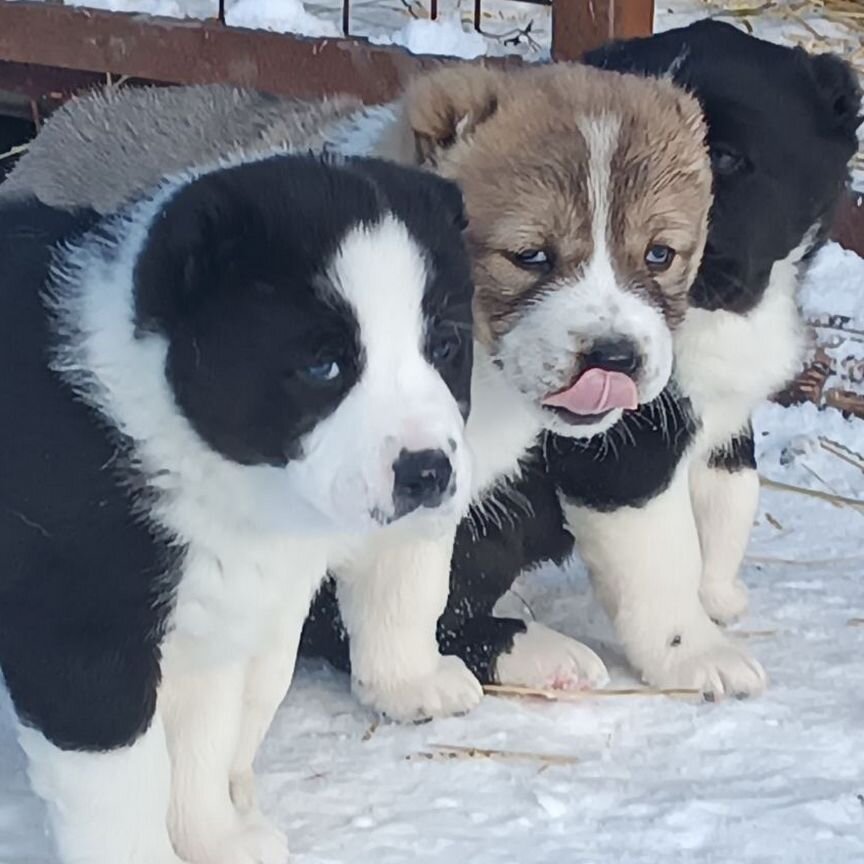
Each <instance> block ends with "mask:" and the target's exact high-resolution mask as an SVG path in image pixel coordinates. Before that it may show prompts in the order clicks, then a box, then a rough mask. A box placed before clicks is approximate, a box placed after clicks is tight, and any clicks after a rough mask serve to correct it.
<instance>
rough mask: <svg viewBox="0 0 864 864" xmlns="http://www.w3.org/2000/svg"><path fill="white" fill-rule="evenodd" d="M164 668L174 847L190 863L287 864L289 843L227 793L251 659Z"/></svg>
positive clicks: (162, 693) (163, 709)
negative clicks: (246, 814) (253, 820)
mask: <svg viewBox="0 0 864 864" xmlns="http://www.w3.org/2000/svg"><path fill="white" fill-rule="evenodd" d="M164 666H165V672H164V677H163V682H162V688H161V689H160V693H159V706H160V710H161V712H162V715H163V717H164V718H165V730H166V735H167V739H168V750H169V752H170V754H171V767H172V772H173V776H172V787H171V808H170V810H169V819H168V824H169V829H170V832H171V838H172V840H173V842H174V846H175V848H176V849H177V851H178V852H179V853H180V854H181V855H183V856H184V857H185V858H187V859H188V860H189V861H190V862H192V864H285V862H286V861H287V850H286V847H285V841H284V838H282V837H281V836H279V835H277V834H276V833H275V832H273V831H272V830H271V829H267V828H266V827H265V826H261V825H258V824H257V823H250V822H249V821H247V820H245V819H243V818H241V815H240V814H239V813H238V812H237V810H236V809H235V807H234V804H233V803H232V801H231V797H230V794H229V773H230V771H231V768H232V766H233V763H234V759H235V755H236V749H237V744H238V736H239V734H240V727H241V716H242V705H243V692H244V684H245V680H246V667H247V663H246V661H239V662H236V663H233V664H230V665H228V664H213V665H209V666H206V667H200V666H198V667H195V668H194V669H189V668H186V667H185V666H183V667H181V668H178V666H179V664H174V663H171V662H166V663H165V664H164Z"/></svg>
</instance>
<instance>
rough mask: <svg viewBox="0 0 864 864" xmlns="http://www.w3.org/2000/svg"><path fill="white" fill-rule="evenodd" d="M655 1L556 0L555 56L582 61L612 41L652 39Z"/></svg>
mask: <svg viewBox="0 0 864 864" xmlns="http://www.w3.org/2000/svg"><path fill="white" fill-rule="evenodd" d="M653 32H654V0H554V3H553V4H552V57H553V58H554V59H555V60H579V59H580V58H581V57H582V55H583V54H584V53H585V52H586V51H590V50H592V49H593V48H598V47H599V46H600V45H602V44H603V43H604V42H608V41H609V40H610V39H630V38H632V37H634V36H650V35H651V33H653Z"/></svg>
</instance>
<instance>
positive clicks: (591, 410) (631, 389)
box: [543, 368, 639, 414]
mask: <svg viewBox="0 0 864 864" xmlns="http://www.w3.org/2000/svg"><path fill="white" fill-rule="evenodd" d="M543 404H544V405H548V406H549V407H550V408H564V409H566V410H567V411H570V412H571V413H572V414H602V413H604V412H605V411H611V410H612V409H613V408H625V409H630V410H632V409H633V408H636V407H637V406H638V405H639V394H638V393H637V391H636V385H635V384H634V383H633V379H632V378H630V376H629V375H625V374H624V373H623V372H609V371H607V370H606V369H596V368H595V369H589V370H588V371H587V372H583V373H582V374H581V375H580V376H579V377H578V378H577V379H576V383H575V384H573V385H572V386H570V387H568V388H567V389H566V390H560V391H559V392H558V393H552V394H551V395H550V396H547V397H546V398H545V399H544V400H543Z"/></svg>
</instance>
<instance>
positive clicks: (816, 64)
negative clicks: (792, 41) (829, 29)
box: [810, 54, 864, 135]
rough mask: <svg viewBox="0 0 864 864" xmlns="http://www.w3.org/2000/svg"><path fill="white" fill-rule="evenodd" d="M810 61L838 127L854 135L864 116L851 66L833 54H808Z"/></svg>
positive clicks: (818, 84) (857, 85)
mask: <svg viewBox="0 0 864 864" xmlns="http://www.w3.org/2000/svg"><path fill="white" fill-rule="evenodd" d="M810 64H811V68H812V69H813V76H814V78H815V79H816V84H817V86H818V87H819V91H820V93H821V94H822V98H823V99H824V101H825V105H826V106H827V107H828V109H829V110H830V111H831V113H832V115H833V116H834V118H835V120H836V123H837V128H838V129H840V130H842V131H843V132H844V133H846V134H848V135H854V134H855V131H856V130H857V129H858V127H859V126H860V125H861V121H862V119H864V118H862V116H861V88H860V86H859V84H858V78H857V76H856V75H855V73H854V72H853V71H852V67H851V66H850V65H849V64H848V63H847V62H846V61H845V60H842V59H841V58H840V57H838V56H837V55H836V54H816V55H815V56H811V57H810Z"/></svg>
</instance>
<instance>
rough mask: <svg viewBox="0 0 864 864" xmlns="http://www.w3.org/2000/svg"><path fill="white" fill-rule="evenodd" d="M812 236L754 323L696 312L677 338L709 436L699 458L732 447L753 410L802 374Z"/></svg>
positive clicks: (781, 268) (681, 368) (781, 267)
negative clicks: (804, 262) (801, 305)
mask: <svg viewBox="0 0 864 864" xmlns="http://www.w3.org/2000/svg"><path fill="white" fill-rule="evenodd" d="M811 242H812V241H811V235H810V233H808V235H807V237H805V239H804V240H803V241H802V243H801V244H800V245H799V246H797V247H796V248H795V249H793V250H792V252H790V253H789V255H788V256H787V257H786V258H785V259H783V260H782V261H778V262H776V263H775V264H774V267H773V268H772V270H771V275H770V279H769V283H768V287H767V288H766V289H765V294H764V296H763V297H762V300H761V302H760V303H759V304H758V305H757V306H756V308H755V309H753V310H751V311H750V312H748V313H747V314H746V315H738V314H736V313H734V312H726V311H723V310H715V311H708V310H706V309H690V310H689V311H688V312H687V316H686V318H685V319H684V321H683V322H682V324H681V326H680V327H679V329H678V332H677V333H676V335H675V377H676V380H677V381H678V384H679V386H680V388H681V391H682V393H683V394H684V395H685V396H687V397H688V398H689V399H690V400H691V401H692V403H693V408H694V410H695V412H696V415H697V416H698V417H699V418H700V419H701V420H702V424H703V428H702V432H701V433H700V435H699V437H698V439H697V443H696V445H695V450H696V451H697V452H699V453H707V452H708V451H710V450H712V449H714V448H715V447H717V446H722V445H723V444H725V443H726V442H727V441H728V440H729V439H730V438H731V437H732V436H733V435H735V434H736V433H738V432H740V431H741V430H742V429H743V428H744V427H745V426H746V424H747V422H748V421H749V420H750V415H751V414H752V413H753V410H754V409H755V408H756V406H757V405H759V403H760V402H762V401H763V400H764V399H766V398H767V397H768V396H770V395H771V394H772V393H774V392H776V391H777V390H779V389H780V388H781V387H782V386H783V385H784V384H785V383H786V382H787V381H789V380H790V379H791V378H793V377H794V376H795V375H796V374H797V372H798V370H799V369H800V368H801V361H802V359H803V354H804V347H805V334H804V327H803V325H802V323H801V317H800V315H799V313H798V304H797V301H796V291H797V288H798V266H799V263H800V261H801V258H802V257H803V255H804V254H805V253H806V251H807V249H808V248H809V247H810V244H811Z"/></svg>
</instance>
